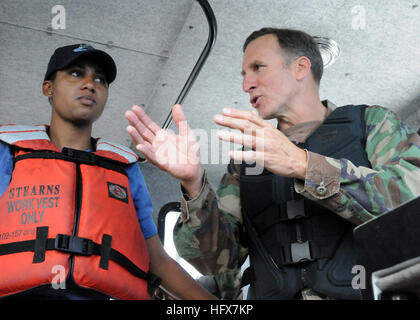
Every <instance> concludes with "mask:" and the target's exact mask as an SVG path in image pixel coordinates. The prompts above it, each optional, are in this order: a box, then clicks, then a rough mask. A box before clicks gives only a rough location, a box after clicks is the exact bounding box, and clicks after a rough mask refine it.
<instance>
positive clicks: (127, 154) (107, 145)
mask: <svg viewBox="0 0 420 320" xmlns="http://www.w3.org/2000/svg"><path fill="white" fill-rule="evenodd" d="M96 150H97V151H100V150H103V151H111V152H113V153H116V154H119V155H120V156H122V157H124V158H125V159H127V161H128V162H129V163H134V162H136V161H137V159H138V156H137V155H136V154H135V153H134V152H133V151H132V150H131V149H129V148H127V147H125V146H123V145H120V144H116V143H113V142H109V141H107V140H105V139H98V142H97V143H96Z"/></svg>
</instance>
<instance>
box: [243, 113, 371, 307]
mask: <svg viewBox="0 0 420 320" xmlns="http://www.w3.org/2000/svg"><path fill="white" fill-rule="evenodd" d="M365 108H366V106H353V105H349V106H344V107H340V108H337V109H336V110H334V111H333V112H332V113H331V114H330V115H329V116H328V118H327V119H326V120H325V121H324V122H323V124H322V125H321V126H320V127H318V128H317V130H315V132H314V133H313V134H312V135H311V136H310V137H309V138H308V139H307V141H306V142H305V143H303V144H299V147H301V148H306V149H307V150H310V151H312V152H315V153H318V154H322V155H325V156H328V157H332V158H335V159H341V158H344V159H348V160H350V161H351V162H352V163H353V164H355V165H356V166H365V167H369V168H370V167H371V165H370V162H369V160H368V157H367V155H366V152H365V142H366V130H365V127H364V126H365V121H364V114H365ZM249 167H250V166H248V165H246V164H245V163H243V164H242V165H241V177H240V192H241V204H242V213H243V220H244V229H245V233H246V239H247V242H248V246H249V255H250V264H251V268H252V270H253V276H252V277H251V284H250V288H249V294H248V298H249V299H294V298H295V297H296V295H297V294H298V293H299V292H300V290H301V289H302V288H312V289H313V290H314V291H316V292H318V293H320V294H324V295H326V296H328V297H335V298H338V299H360V291H359V290H357V289H353V288H352V278H353V277H354V276H355V275H356V274H353V273H352V268H353V266H354V265H356V257H355V251H354V246H353V238H352V230H353V228H354V227H355V225H353V224H352V223H350V222H349V221H347V220H346V219H344V218H341V217H340V216H338V215H337V214H335V213H333V212H331V211H329V210H328V209H325V208H323V207H321V206H320V205H318V204H316V203H315V202H313V201H310V200H308V199H306V198H304V197H302V196H301V195H299V194H297V193H296V192H295V190H294V186H293V179H291V178H283V177H280V176H276V175H274V174H272V173H271V172H269V171H268V170H266V169H264V171H263V173H262V174H259V175H249V174H248V175H247V174H246V173H249V171H247V170H246V169H247V168H248V169H249Z"/></svg>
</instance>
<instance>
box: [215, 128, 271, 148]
mask: <svg viewBox="0 0 420 320" xmlns="http://www.w3.org/2000/svg"><path fill="white" fill-rule="evenodd" d="M257 130H258V129H257ZM259 130H260V131H261V133H259V132H258V131H257V132H256V133H253V134H243V133H241V132H232V131H227V130H219V131H217V136H218V138H219V139H220V140H224V141H228V142H232V143H236V144H241V145H243V146H245V147H248V148H252V149H256V150H264V131H263V130H262V129H259Z"/></svg>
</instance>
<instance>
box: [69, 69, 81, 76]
mask: <svg viewBox="0 0 420 320" xmlns="http://www.w3.org/2000/svg"><path fill="white" fill-rule="evenodd" d="M81 74H82V73H81V72H80V71H76V70H73V71H70V75H71V76H73V77H80V75H81Z"/></svg>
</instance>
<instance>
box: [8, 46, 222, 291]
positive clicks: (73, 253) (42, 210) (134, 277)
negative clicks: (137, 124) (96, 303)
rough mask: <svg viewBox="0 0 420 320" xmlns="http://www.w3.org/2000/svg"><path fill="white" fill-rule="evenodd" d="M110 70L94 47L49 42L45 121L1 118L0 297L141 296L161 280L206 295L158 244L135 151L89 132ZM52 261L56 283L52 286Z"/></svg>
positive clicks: (112, 70)
mask: <svg viewBox="0 0 420 320" xmlns="http://www.w3.org/2000/svg"><path fill="white" fill-rule="evenodd" d="M115 76H116V66H115V63H114V61H113V59H112V58H111V57H110V56H109V55H108V54H106V53H105V52H103V51H100V50H96V49H94V48H93V47H92V46H90V45H85V44H80V45H79V44H78V45H71V46H65V47H61V48H58V49H57V50H56V51H55V53H54V55H53V56H52V57H51V60H50V63H49V65H48V70H47V73H46V75H45V79H44V82H43V86H42V91H43V94H44V95H45V96H47V97H48V99H49V101H50V104H51V106H52V115H51V123H50V125H49V126H17V125H5V126H0V176H1V177H2V179H0V180H1V181H2V182H0V264H1V266H2V272H1V274H0V297H19V296H22V297H25V296H28V295H29V296H31V297H53V298H76V299H77V298H95V299H97V298H108V297H113V298H118V299H149V298H150V297H151V294H153V290H154V289H155V288H156V286H158V285H159V284H160V283H161V285H162V287H164V288H165V289H166V290H167V291H169V292H170V293H171V294H173V295H174V296H175V297H178V298H181V299H214V298H215V297H214V296H212V295H211V294H209V293H208V292H207V291H206V290H204V289H203V288H202V287H200V286H199V285H198V284H197V282H196V281H194V279H192V278H191V277H190V276H189V275H188V274H187V273H186V272H185V271H184V270H183V269H182V268H181V267H180V266H179V265H178V264H177V263H176V262H175V261H174V260H172V259H171V258H170V257H169V256H168V255H167V254H166V252H165V251H164V249H163V247H162V244H161V243H160V240H159V238H158V236H157V230H156V226H155V225H154V222H153V219H152V216H151V213H152V211H151V208H152V207H151V200H150V197H149V194H148V192H147V188H146V186H145V184H144V179H143V176H142V174H141V172H140V169H139V168H138V166H137V165H136V163H135V162H136V160H137V156H136V155H135V154H134V153H133V152H132V151H131V150H129V149H128V148H125V147H124V146H121V145H118V144H115V143H112V142H109V141H106V140H104V139H93V138H91V132H92V124H93V122H94V121H95V120H97V119H98V118H99V117H100V115H101V114H102V112H103V110H104V106H105V103H106V101H107V98H108V85H109V84H110V83H111V82H112V81H113V80H114V79H115ZM9 181H10V182H9ZM6 182H9V183H6ZM139 221H140V223H139ZM55 266H60V267H62V268H63V270H64V272H65V289H63V287H60V288H59V289H57V290H55V289H52V288H51V283H52V282H53V281H54V276H55V275H56V274H55V273H53V272H52V270H53V268H54V267H55ZM160 280H161V282H160Z"/></svg>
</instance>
